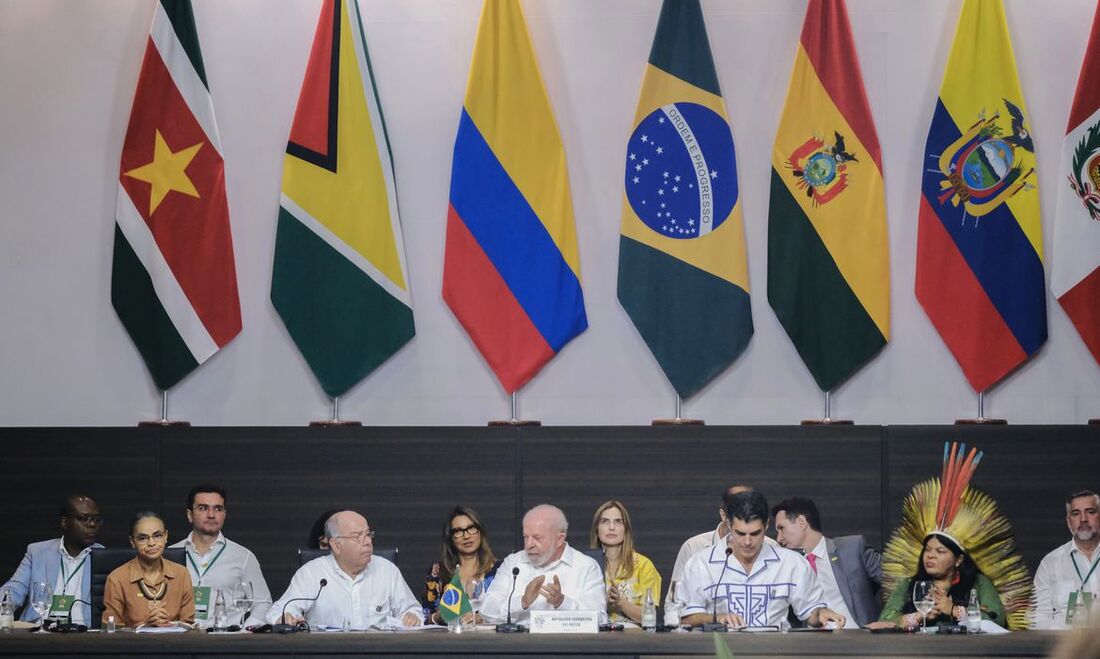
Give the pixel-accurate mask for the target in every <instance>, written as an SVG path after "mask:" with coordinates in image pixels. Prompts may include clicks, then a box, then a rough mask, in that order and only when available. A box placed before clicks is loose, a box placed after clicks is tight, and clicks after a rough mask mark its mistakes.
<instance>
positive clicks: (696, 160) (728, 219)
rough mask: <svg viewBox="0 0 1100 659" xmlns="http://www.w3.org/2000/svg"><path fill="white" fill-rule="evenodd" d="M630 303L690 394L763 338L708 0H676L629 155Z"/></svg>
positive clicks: (623, 244) (622, 295) (656, 42)
mask: <svg viewBox="0 0 1100 659" xmlns="http://www.w3.org/2000/svg"><path fill="white" fill-rule="evenodd" d="M625 169H626V174H625V177H624V180H623V186H624V194H623V211H622V224H621V225H620V229H619V232H620V237H619V284H618V289H619V290H618V295H619V303H620V304H621V305H622V307H623V309H624V310H625V311H626V313H627V315H628V316H630V320H631V321H633V322H634V326H635V327H637V328H638V333H639V334H641V336H642V339H643V340H644V341H645V342H646V345H647V346H649V350H650V352H652V353H653V356H654V358H656V360H657V363H658V364H659V365H660V366H661V370H663V371H664V373H665V376H666V377H667V378H668V380H669V382H670V383H671V384H672V387H673V388H674V389H675V390H676V393H677V394H678V395H679V396H680V397H681V398H688V397H690V396H691V395H692V394H694V393H696V392H698V391H699V390H700V389H702V388H703V386H705V385H706V384H707V383H708V382H710V381H711V380H712V379H713V378H714V377H715V376H717V375H718V374H719V373H721V372H722V371H723V370H725V369H726V367H727V366H729V365H730V364H731V363H733V360H735V359H737V356H738V355H740V354H741V352H742V351H743V350H744V349H745V346H746V345H748V342H749V339H750V338H751V337H752V331H753V330H752V311H751V309H750V307H749V272H748V258H747V256H746V253H745V230H744V227H743V226H742V221H741V195H740V190H739V189H738V186H737V158H736V154H735V151H734V144H733V133H732V132H730V127H729V120H728V119H727V118H726V107H725V101H723V100H722V90H721V88H720V87H719V85H718V74H717V72H716V71H715V69H714V60H713V59H712V58H711V54H710V41H708V39H707V26H706V24H705V23H704V22H703V10H702V8H701V7H700V5H699V0H665V1H664V3H663V4H662V5H661V15H660V17H659V18H658V19H657V32H656V34H655V35H654V37H653V47H652V48H651V49H650V53H649V63H648V65H647V66H646V70H645V77H644V78H643V79H642V92H641V95H640V97H639V99H638V109H637V111H636V112H635V115H634V129H633V132H632V134H631V135H630V139H629V141H628V143H627V148H626V154H625Z"/></svg>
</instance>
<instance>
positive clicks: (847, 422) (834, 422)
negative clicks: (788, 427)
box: [801, 391, 855, 426]
mask: <svg viewBox="0 0 1100 659" xmlns="http://www.w3.org/2000/svg"><path fill="white" fill-rule="evenodd" d="M830 394H831V392H828V391H826V392H825V417H824V418H822V419H803V420H802V424H801V425H803V426H851V425H855V423H854V422H853V421H852V420H851V419H834V418H833V417H832V407H833V402H832V397H831V395H830Z"/></svg>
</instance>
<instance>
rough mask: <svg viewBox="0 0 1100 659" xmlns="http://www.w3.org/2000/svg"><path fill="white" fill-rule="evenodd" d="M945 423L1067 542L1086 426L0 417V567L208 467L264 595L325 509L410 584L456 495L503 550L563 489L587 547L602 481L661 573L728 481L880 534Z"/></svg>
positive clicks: (1015, 513) (931, 467)
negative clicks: (199, 424) (352, 519)
mask: <svg viewBox="0 0 1100 659" xmlns="http://www.w3.org/2000/svg"><path fill="white" fill-rule="evenodd" d="M948 439H958V440H960V441H966V442H969V443H971V444H977V445H978V446H980V447H981V448H982V449H984V450H985V451H986V456H985V459H984V461H983V462H982V464H981V467H980V468H979V469H978V472H977V475H976V477H975V479H974V484H975V485H976V486H978V487H980V488H982V489H984V490H985V491H987V492H989V493H990V494H991V495H992V496H993V497H994V498H995V499H996V500H997V501H998V502H999V503H1000V505H1001V507H1002V509H1003V511H1004V512H1005V514H1006V515H1008V517H1009V519H1010V520H1011V521H1012V523H1013V526H1014V528H1015V530H1016V534H1017V541H1018V543H1019V546H1020V550H1021V552H1022V553H1023V554H1024V558H1025V560H1026V561H1027V563H1028V565H1029V567H1031V569H1034V568H1035V567H1036V566H1037V565H1038V562H1039V560H1040V559H1041V558H1042V556H1043V555H1044V554H1045V553H1046V552H1047V551H1049V550H1050V549H1052V548H1053V547H1055V546H1057V545H1059V544H1061V543H1063V542H1065V541H1066V540H1067V539H1068V532H1067V531H1066V527H1065V524H1064V521H1063V512H1064V509H1063V507H1062V499H1063V497H1064V495H1065V494H1066V493H1068V492H1069V491H1070V490H1073V489H1077V488H1083V487H1089V488H1092V489H1096V490H1100V457H1098V454H1097V452H1096V451H1097V448H1098V447H1100V427H1095V426H1093V427H1088V426H1009V427H1000V428H996V427H974V428H965V427H952V426H946V427H945V426H920V427H915V426H888V427H880V426H848V427H839V426H837V427H787V426H783V427H766V426H750V427H684V428H675V427H663V428H662V427H655V428H649V427H579V428H571V427H543V428H530V427H523V428H451V427H448V428H333V429H315V428H163V429H161V428H156V429H147V428H0V456H2V457H0V478H2V479H3V480H2V482H3V483H4V486H5V490H6V492H7V495H6V496H4V497H2V498H0V516H2V518H3V519H4V520H6V522H7V523H6V524H5V529H4V532H3V534H0V573H2V575H0V579H6V578H7V575H9V574H10V573H11V571H13V570H14V569H15V567H16V565H17V564H18V561H19V559H20V557H21V556H22V553H23V551H24V548H25V546H26V544H27V543H29V542H32V541H36V540H42V539H45V538H50V537H56V536H57V535H59V533H60V532H59V530H58V526H57V525H58V520H57V518H58V515H57V506H58V504H59V502H60V500H61V499H62V497H63V496H64V494H65V493H67V492H72V491H81V492H86V493H88V494H90V495H91V496H93V497H95V498H96V500H97V501H98V502H99V504H100V507H101V508H102V510H103V512H104V514H105V515H106V517H107V520H106V523H105V525H104V529H103V532H102V533H101V539H102V541H103V542H104V543H105V544H108V545H124V544H125V543H126V536H127V532H128V524H129V519H130V517H131V516H132V515H133V514H134V513H135V512H137V511H138V510H145V509H152V510H155V511H158V512H160V513H162V514H163V515H164V516H165V518H166V521H167V523H168V529H169V533H170V535H172V536H173V537H174V538H175V539H179V538H181V537H183V536H184V535H186V533H187V531H188V530H189V529H188V527H187V524H186V518H185V516H184V508H185V505H186V494H187V491H188V490H189V489H190V488H191V486H192V485H194V484H196V483H198V482H201V481H207V480H209V481H214V482H217V483H221V484H222V485H223V486H224V487H225V488H226V489H227V490H228V493H229V509H230V512H229V518H228V521H227V524H226V535H228V536H230V537H232V538H233V539H235V540H237V541H238V542H241V543H242V544H244V545H246V546H248V547H249V548H251V549H252V550H253V551H254V552H255V553H256V554H257V556H258V557H259V559H260V562H261V563H262V565H263V568H264V573H265V575H266V577H267V579H268V582H269V585H270V586H271V589H272V591H273V592H274V593H275V594H276V595H278V594H279V593H281V592H282V590H283V589H284V588H285V586H286V584H287V583H288V582H289V580H290V576H291V574H292V573H293V571H294V569H295V568H296V566H297V558H296V548H297V547H298V546H302V545H304V544H305V542H306V541H307V537H308V531H309V528H310V525H311V524H312V522H313V520H314V519H315V518H316V517H317V515H319V514H320V513H321V512H322V511H324V510H328V509H331V508H341V507H347V508H354V509H358V510H360V511H362V512H364V513H365V514H366V516H367V518H368V520H369V521H370V524H371V526H372V527H373V528H375V529H376V530H377V531H378V536H377V537H376V539H375V544H376V546H379V547H390V546H397V547H399V548H400V550H401V553H400V555H399V557H398V565H399V566H400V567H401V569H402V571H403V572H404V574H405V577H406V579H407V580H408V581H409V583H410V585H411V586H412V587H413V589H414V590H415V591H417V592H419V588H420V583H421V582H422V579H423V576H424V573H425V571H426V569H427V567H428V566H429V565H430V564H431V562H432V561H433V560H435V559H436V556H437V555H438V552H439V545H440V531H441V527H442V524H443V522H444V519H443V518H444V516H445V514H446V512H447V511H448V510H449V509H450V508H451V507H452V506H454V505H455V504H456V503H459V502H461V503H465V504H467V505H470V506H472V507H473V508H475V509H476V510H478V511H479V513H480V514H481V515H482V517H483V520H484V522H485V523H486V525H487V526H488V529H489V532H490V539H491V541H492V544H493V547H494V549H495V550H496V552H497V554H498V555H500V556H503V555H505V554H507V553H508V552H510V551H512V550H514V549H516V548H518V547H519V545H520V538H521V531H520V520H521V517H522V514H523V511H524V510H526V509H527V508H529V507H531V506H533V505H535V504H537V503H541V502H550V503H555V504H557V505H559V506H561V507H562V509H563V510H565V512H566V514H567V516H568V517H569V520H570V531H569V539H570V542H571V543H573V544H574V545H577V546H587V543H588V534H589V529H590V526H591V521H592V514H593V512H594V510H595V508H596V507H597V506H598V505H599V504H600V503H602V502H603V501H605V500H607V499H612V498H614V499H619V500H621V501H623V502H624V503H625V504H626V506H627V507H628V509H629V511H630V514H631V518H632V521H633V524H634V529H635V536H636V542H637V545H638V548H639V550H640V551H642V552H643V553H645V554H647V555H649V556H650V558H652V559H653V561H654V562H655V563H656V565H657V568H658V570H660V571H661V573H662V574H663V575H664V576H665V578H666V586H667V577H668V575H669V573H670V572H671V570H672V564H673V561H674V559H675V557H676V552H677V550H678V549H679V546H680V543H681V542H682V541H683V540H684V539H685V538H687V537H689V536H691V535H694V534H695V533H699V532H700V531H703V530H707V529H712V528H714V526H715V525H716V524H717V520H718V516H717V510H718V507H719V504H720V497H721V494H722V491H723V490H724V488H725V487H726V486H727V485H730V484H734V483H746V484H750V485H753V486H755V487H756V488H757V489H759V490H760V491H762V492H763V493H764V494H765V495H766V496H767V497H768V500H769V502H771V503H775V502H777V501H779V500H780V499H782V498H784V497H787V496H794V495H799V496H808V497H811V498H813V499H814V500H815V501H816V502H817V504H818V507H819V508H820V509H821V514H822V522H823V526H824V531H825V532H826V534H828V535H845V534H850V533H862V534H864V535H865V536H867V539H868V541H869V542H870V543H871V544H872V545H875V546H881V544H882V542H883V541H884V539H885V538H887V537H888V536H889V533H890V532H891V530H892V529H893V528H894V526H895V525H896V524H897V523H898V518H899V516H900V511H901V500H902V498H903V497H904V496H905V495H906V494H907V493H908V492H909V488H910V487H911V486H912V485H913V484H914V483H915V482H917V481H919V480H923V479H925V478H928V477H930V476H933V475H938V474H939V469H940V464H941V457H942V447H943V441H944V440H948Z"/></svg>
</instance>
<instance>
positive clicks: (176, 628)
mask: <svg viewBox="0 0 1100 659" xmlns="http://www.w3.org/2000/svg"><path fill="white" fill-rule="evenodd" d="M134 631H135V632H137V633H138V634H182V633H183V632H189V631H191V627H190V626H189V625H187V623H179V624H174V625H169V626H168V627H150V626H146V625H142V626H140V627H138V628H137V629H135V630H134Z"/></svg>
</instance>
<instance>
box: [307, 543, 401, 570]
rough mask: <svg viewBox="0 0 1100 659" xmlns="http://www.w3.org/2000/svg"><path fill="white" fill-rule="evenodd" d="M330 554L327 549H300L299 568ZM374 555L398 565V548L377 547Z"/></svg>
mask: <svg viewBox="0 0 1100 659" xmlns="http://www.w3.org/2000/svg"><path fill="white" fill-rule="evenodd" d="M329 553H330V552H329V550H327V549H313V548H312V547H310V548H308V549H306V548H302V547H299V548H298V567H302V566H303V565H305V564H306V563H308V562H310V561H312V560H313V559H315V558H321V557H322V556H328V555H329ZM374 555H375V556H381V557H382V558H384V559H386V560H388V561H389V562H391V563H397V547H386V548H384V549H383V548H379V547H375V548H374Z"/></svg>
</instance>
